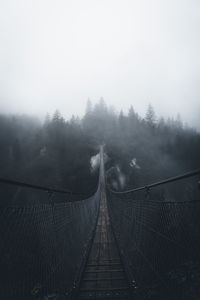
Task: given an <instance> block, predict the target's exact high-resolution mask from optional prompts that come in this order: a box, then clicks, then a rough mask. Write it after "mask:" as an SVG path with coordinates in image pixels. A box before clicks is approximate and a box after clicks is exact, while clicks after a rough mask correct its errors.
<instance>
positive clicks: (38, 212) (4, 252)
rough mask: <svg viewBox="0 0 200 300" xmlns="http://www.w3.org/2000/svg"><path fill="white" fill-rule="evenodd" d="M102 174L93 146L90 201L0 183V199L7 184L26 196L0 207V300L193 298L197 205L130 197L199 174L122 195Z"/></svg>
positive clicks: (199, 281)
mask: <svg viewBox="0 0 200 300" xmlns="http://www.w3.org/2000/svg"><path fill="white" fill-rule="evenodd" d="M104 173H105V172H104V160H103V147H101V149H100V171H99V183H98V188H97V190H96V192H95V193H94V194H93V195H92V196H90V197H86V198H85V197H84V196H81V195H80V194H78V193H77V194H71V192H70V191H68V190H59V189H52V188H47V187H43V186H35V185H32V184H27V183H22V182H16V181H12V180H6V179H2V178H0V182H1V185H0V188H1V192H2V195H3V196H4V197H6V195H9V191H8V189H7V188H5V186H10V185H12V186H17V187H18V190H17V195H18V198H20V197H22V198H25V199H26V197H28V195H29V196H31V201H28V202H27V203H26V202H24V201H21V202H19V203H18V202H17V201H15V202H13V203H11V204H10V203H7V204H3V205H1V207H0V238H1V244H0V299H3V300H4V299H5V300H7V299H8V300H10V299H11V300H12V299H13V300H18V299H19V300H29V299H30V300H31V299H35V300H47V299H52V300H64V299H69V300H70V299H76V300H81V299H85V300H89V299H91V300H94V299H97V300H98V299H105V300H106V299H113V300H114V299H118V300H127V299H136V300H143V299H148V300H161V299H162V300H171V299H176V300H184V299H187V300H188V299H191V300H197V299H199V297H200V218H199V216H200V201H199V199H189V200H188V201H181V199H180V201H179V202H174V201H168V200H160V201H158V200H157V199H152V198H150V197H138V196H137V192H139V191H141V192H142V191H143V190H145V191H146V192H147V193H146V194H148V192H149V190H150V189H151V188H153V187H154V186H158V185H163V184H166V183H169V182H175V181H177V180H183V179H184V180H185V179H187V178H189V177H192V176H196V175H198V174H199V173H200V170H195V171H193V172H189V173H186V174H183V175H180V176H177V177H175V178H171V179H167V180H165V181H161V182H158V183H155V184H153V185H148V186H145V187H142V188H140V189H139V190H138V189H135V190H129V191H126V192H123V193H120V192H115V191H112V190H111V189H110V188H109V187H106V184H105V174H104ZM133 194H134V195H135V196H133ZM81 197H82V198H83V199H80V198H81Z"/></svg>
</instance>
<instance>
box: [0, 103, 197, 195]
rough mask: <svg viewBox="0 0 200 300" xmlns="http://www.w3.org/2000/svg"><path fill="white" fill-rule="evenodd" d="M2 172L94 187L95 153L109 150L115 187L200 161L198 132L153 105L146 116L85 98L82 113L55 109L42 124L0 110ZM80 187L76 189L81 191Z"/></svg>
mask: <svg viewBox="0 0 200 300" xmlns="http://www.w3.org/2000/svg"><path fill="white" fill-rule="evenodd" d="M0 128H1V130H0V170H1V172H0V176H1V177H6V178H12V179H18V180H23V181H26V182H30V183H35V184H43V185H48V186H53V187H55V186H57V187H62V188H68V189H70V190H72V191H74V192H82V193H86V194H87V193H90V192H91V191H92V190H94V189H95V186H96V184H97V177H98V176H97V172H96V173H95V172H94V173H91V169H90V159H91V156H93V155H95V154H96V153H97V152H98V146H99V145H100V144H102V143H103V144H105V145H106V148H105V150H106V153H107V154H108V158H109V159H108V162H107V177H108V181H109V183H110V184H112V185H113V187H115V188H117V189H126V188H129V187H134V186H135V187H137V186H139V185H143V184H147V183H151V182H153V181H155V180H160V179H164V178H167V177H169V176H174V175H178V174H179V173H182V172H184V171H189V170H192V169H195V168H197V167H199V166H200V134H199V133H198V132H196V131H195V130H194V129H191V128H188V127H186V126H183V124H182V121H181V119H180V117H178V118H177V120H173V119H169V120H167V121H166V120H164V119H163V118H161V119H160V120H156V114H155V112H154V109H153V107H152V106H151V105H150V106H149V107H148V109H147V113H146V117H145V118H144V119H142V118H141V117H140V116H139V115H138V114H137V113H136V112H135V111H134V109H133V107H131V108H130V110H129V112H128V114H127V115H125V114H124V113H123V112H122V111H121V112H120V114H117V113H116V112H115V110H114V109H113V108H108V107H107V106H106V104H105V102H104V100H103V99H100V101H99V103H97V104H96V105H95V106H94V107H93V106H92V104H91V103H90V102H88V104H87V108H86V113H85V115H84V117H83V118H82V119H79V118H77V117H74V116H73V117H72V118H71V119H70V120H68V121H66V120H64V118H63V117H62V116H61V114H60V113H59V112H58V111H56V112H55V113H54V115H53V116H52V117H50V116H49V115H48V116H47V117H46V120H45V122H44V123H43V124H41V123H40V122H39V121H37V120H36V119H33V118H31V117H25V116H22V117H11V116H4V115H0ZM77 187H78V191H77Z"/></svg>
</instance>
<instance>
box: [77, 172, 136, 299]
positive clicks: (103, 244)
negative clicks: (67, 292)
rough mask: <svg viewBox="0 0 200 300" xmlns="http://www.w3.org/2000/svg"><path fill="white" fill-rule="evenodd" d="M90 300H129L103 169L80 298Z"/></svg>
mask: <svg viewBox="0 0 200 300" xmlns="http://www.w3.org/2000/svg"><path fill="white" fill-rule="evenodd" d="M89 299H91V300H94V299H103V300H106V299H112V300H127V299H130V298H129V288H128V284H127V281H126V277H125V273H124V270H123V267H122V264H121V260H120V256H119V253H118V249H117V246H116V244H115V239H114V236H113V233H112V230H111V226H110V220H109V216H108V208H107V200H106V193H105V181H104V169H103V166H102V183H101V201H100V211H99V217H98V223H97V228H96V232H95V236H94V240H93V245H92V248H91V251H90V254H89V258H88V261H87V265H86V268H85V272H84V274H83V278H82V281H81V286H80V291H79V295H78V300H89Z"/></svg>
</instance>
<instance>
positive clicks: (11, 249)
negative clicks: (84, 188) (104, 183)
mask: <svg viewBox="0 0 200 300" xmlns="http://www.w3.org/2000/svg"><path fill="white" fill-rule="evenodd" d="M100 176H101V169H100V171H99V183H98V188H97V190H96V192H95V193H94V194H93V195H92V196H90V197H88V198H87V199H85V197H84V196H83V195H82V194H79V193H71V192H70V191H67V190H60V189H57V188H48V187H44V186H35V185H33V184H28V183H23V182H18V181H17V182H16V181H12V180H7V179H6V180H5V179H2V178H1V184H0V193H1V202H0V239H1V243H0V278H1V279H0V282H1V286H0V299H3V300H33V299H35V300H44V299H59V300H63V299H74V297H75V296H74V295H75V294H76V290H77V289H78V285H79V281H80V279H81V273H82V271H83V268H84V264H85V262H86V258H87V255H88V251H89V247H90V244H91V241H92V237H93V234H94V230H95V228H96V222H97V217H98V211H99V202H100V193H101V186H100V183H101V181H100ZM11 198H12V200H10V199H11Z"/></svg>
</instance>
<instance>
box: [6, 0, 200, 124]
mask: <svg viewBox="0 0 200 300" xmlns="http://www.w3.org/2000/svg"><path fill="white" fill-rule="evenodd" d="M199 13H200V2H199V1H198V0H190V1H189V0H182V1H180V0H176V1H172V0H169V1H164V0H160V1H156V0H154V1H153V0H135V1H133V0H130V1H129V0H123V1H118V0H106V1H105V0H101V1H99V0H85V1H81V0H73V1H71V0H67V1H66V0H65V1H64V0H57V1H53V0H48V1H47V0H40V1H39V0H32V1H30V0H18V1H16V0H9V1H8V0H1V2H0V28H1V29H0V82H1V84H0V112H1V113H8V112H9V113H10V112H11V113H29V114H30V113H31V114H37V115H38V116H44V115H45V114H46V112H49V113H52V112H54V111H55V109H59V110H60V112H61V113H62V115H63V116H65V117H67V118H68V117H70V115H71V114H78V115H83V113H84V110H85V105H86V102H87V99H88V98H90V99H91V100H92V101H94V102H96V101H97V100H98V99H99V98H100V97H101V96H103V97H104V99H105V100H106V102H107V103H108V104H109V105H114V106H115V107H116V108H117V109H118V110H120V108H123V109H124V110H125V111H126V110H127V109H128V107H129V106H130V105H131V104H132V105H133V107H134V109H135V110H136V111H137V112H138V113H139V114H140V115H144V113H145V111H146V108H147V105H148V103H151V104H152V105H153V106H154V108H155V110H156V112H157V114H158V115H163V116H176V115H177V114H178V113H180V114H181V116H182V119H183V120H184V121H186V122H188V123H189V124H190V125H192V126H195V127H197V128H200V121H199V113H200V100H199V96H200V88H199V87H200V85H199V78H200V59H199V53H200V39H199V36H200V18H199Z"/></svg>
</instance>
